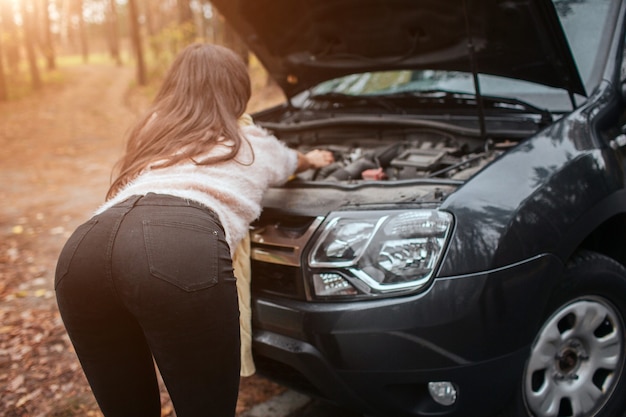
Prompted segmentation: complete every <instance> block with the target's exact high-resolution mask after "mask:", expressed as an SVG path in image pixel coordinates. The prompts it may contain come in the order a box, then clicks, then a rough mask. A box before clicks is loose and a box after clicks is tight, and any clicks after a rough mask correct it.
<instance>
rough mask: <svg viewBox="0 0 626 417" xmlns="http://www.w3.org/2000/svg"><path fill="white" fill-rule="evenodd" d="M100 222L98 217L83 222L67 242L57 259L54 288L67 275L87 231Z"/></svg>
mask: <svg viewBox="0 0 626 417" xmlns="http://www.w3.org/2000/svg"><path fill="white" fill-rule="evenodd" d="M97 223H98V220H97V219H96V218H92V219H91V220H89V221H87V222H85V223H83V224H81V225H80V226H78V227H77V228H76V230H75V231H74V233H72V236H70V238H69V239H68V240H67V242H65V246H63V249H62V250H61V254H60V255H59V260H58V261H57V267H56V272H55V274H54V288H55V289H56V288H57V287H58V286H59V284H60V283H61V281H62V280H63V278H65V276H66V275H67V273H68V271H69V269H70V264H71V263H72V259H74V254H75V253H76V250H77V249H78V246H79V245H80V242H82V241H83V239H84V238H85V236H87V233H89V231H90V230H91V229H93V227H94V226H95V225H96V224H97Z"/></svg>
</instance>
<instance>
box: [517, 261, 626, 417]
mask: <svg viewBox="0 0 626 417" xmlns="http://www.w3.org/2000/svg"><path fill="white" fill-rule="evenodd" d="M564 278H565V279H564V280H563V282H564V284H563V286H562V287H561V288H559V289H558V290H557V291H556V292H555V294H554V295H553V297H552V303H551V305H552V308H551V310H550V311H551V313H550V314H549V315H548V316H547V317H546V319H545V320H544V322H543V324H542V326H541V328H540V329H539V331H538V333H537V335H536V337H535V340H534V342H533V344H532V346H531V349H530V353H529V357H528V360H527V362H526V365H525V368H524V374H523V377H522V381H521V386H520V391H519V393H518V396H517V398H516V401H515V404H514V407H513V410H512V412H510V413H509V415H511V416H516V417H517V416H519V417H528V416H533V417H568V416H571V417H618V416H623V415H626V412H625V407H626V399H625V396H624V391H625V388H626V387H625V385H626V382H625V380H626V374H625V372H624V363H625V358H626V341H625V333H626V328H625V326H624V323H625V318H626V269H625V268H624V267H623V266H622V265H620V264H618V263H617V262H615V261H613V260H612V259H610V258H607V257H605V256H603V255H600V254H597V253H591V252H584V253H581V254H579V255H578V256H577V257H576V258H575V259H574V260H573V262H572V263H570V265H569V266H568V269H567V272H566V276H565V277H564Z"/></svg>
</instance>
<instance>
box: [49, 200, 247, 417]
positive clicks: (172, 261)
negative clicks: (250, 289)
mask: <svg viewBox="0 0 626 417" xmlns="http://www.w3.org/2000/svg"><path fill="white" fill-rule="evenodd" d="M55 288H56V294H57V301H58V305H59V310H60V313H61V317H62V318H63V322H64V324H65V327H66V329H67V332H68V334H69V336H70V339H71V340H72V343H73V345H74V348H75V350H76V353H77V355H78V358H79V360H80V362H81V365H82V367H83V370H84V372H85V375H86V376H87V379H88V381H89V384H90V385H91V388H92V391H93V393H94V395H95V397H96V400H97V401H98V405H99V406H100V408H101V410H102V412H103V413H104V415H105V416H106V417H122V416H123V417H158V416H160V413H161V407H160V398H159V389H158V383H157V377H156V373H155V367H154V362H153V357H154V361H155V362H156V364H157V365H158V368H159V370H160V372H161V375H162V377H163V381H164V382H165V385H166V387H167V390H168V392H169V394H170V397H171V399H172V402H173V404H174V408H175V410H176V414H177V416H178V417H199V416H207V417H208V416H215V417H228V416H234V415H235V406H236V402H237V394H238V388H239V367H240V352H239V349H240V348H239V308H238V305H237V289H236V285H235V277H234V275H233V268H232V260H231V257H230V250H229V247H228V244H227V243H226V240H225V238H224V230H223V229H222V227H221V225H220V223H219V221H218V219H217V216H216V215H215V214H213V213H212V212H211V211H210V210H207V209H205V208H202V207H201V206H200V205H198V204H196V203H193V202H188V201H187V200H184V199H180V198H177V197H172V196H165V195H157V194H148V195H147V196H145V197H140V196H135V197H131V198H130V199H128V200H126V201H124V202H123V203H120V204H118V205H116V206H114V207H112V208H110V209H108V210H106V211H105V212H104V213H101V214H99V215H96V216H95V217H93V218H92V219H91V220H89V221H88V222H86V223H85V224H83V225H81V226H79V227H78V229H77V230H76V231H75V232H74V234H73V235H72V236H71V237H70V238H69V240H68V242H67V243H66V244H65V247H64V248H63V251H62V252H61V255H60V258H59V262H58V264H57V271H56V278H55Z"/></svg>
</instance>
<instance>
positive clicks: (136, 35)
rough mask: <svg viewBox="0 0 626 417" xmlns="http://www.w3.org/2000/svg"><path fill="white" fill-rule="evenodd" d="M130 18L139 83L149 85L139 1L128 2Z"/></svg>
mask: <svg viewBox="0 0 626 417" xmlns="http://www.w3.org/2000/svg"><path fill="white" fill-rule="evenodd" d="M128 16H129V19H130V37H131V42H132V44H133V50H134V51H135V57H136V58H137V83H138V84H139V85H146V84H147V77H146V64H145V62H144V56H143V46H142V43H141V31H140V25H139V19H138V18H139V13H138V12H137V0H128Z"/></svg>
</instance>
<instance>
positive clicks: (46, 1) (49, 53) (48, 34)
mask: <svg viewBox="0 0 626 417" xmlns="http://www.w3.org/2000/svg"><path fill="white" fill-rule="evenodd" d="M41 5H42V6H43V10H42V13H43V28H42V30H43V42H42V48H41V49H42V51H43V54H44V56H45V57H46V68H48V70H53V69H55V68H56V59H55V54H54V41H53V39H52V28H51V25H52V22H51V20H50V0H41Z"/></svg>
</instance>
